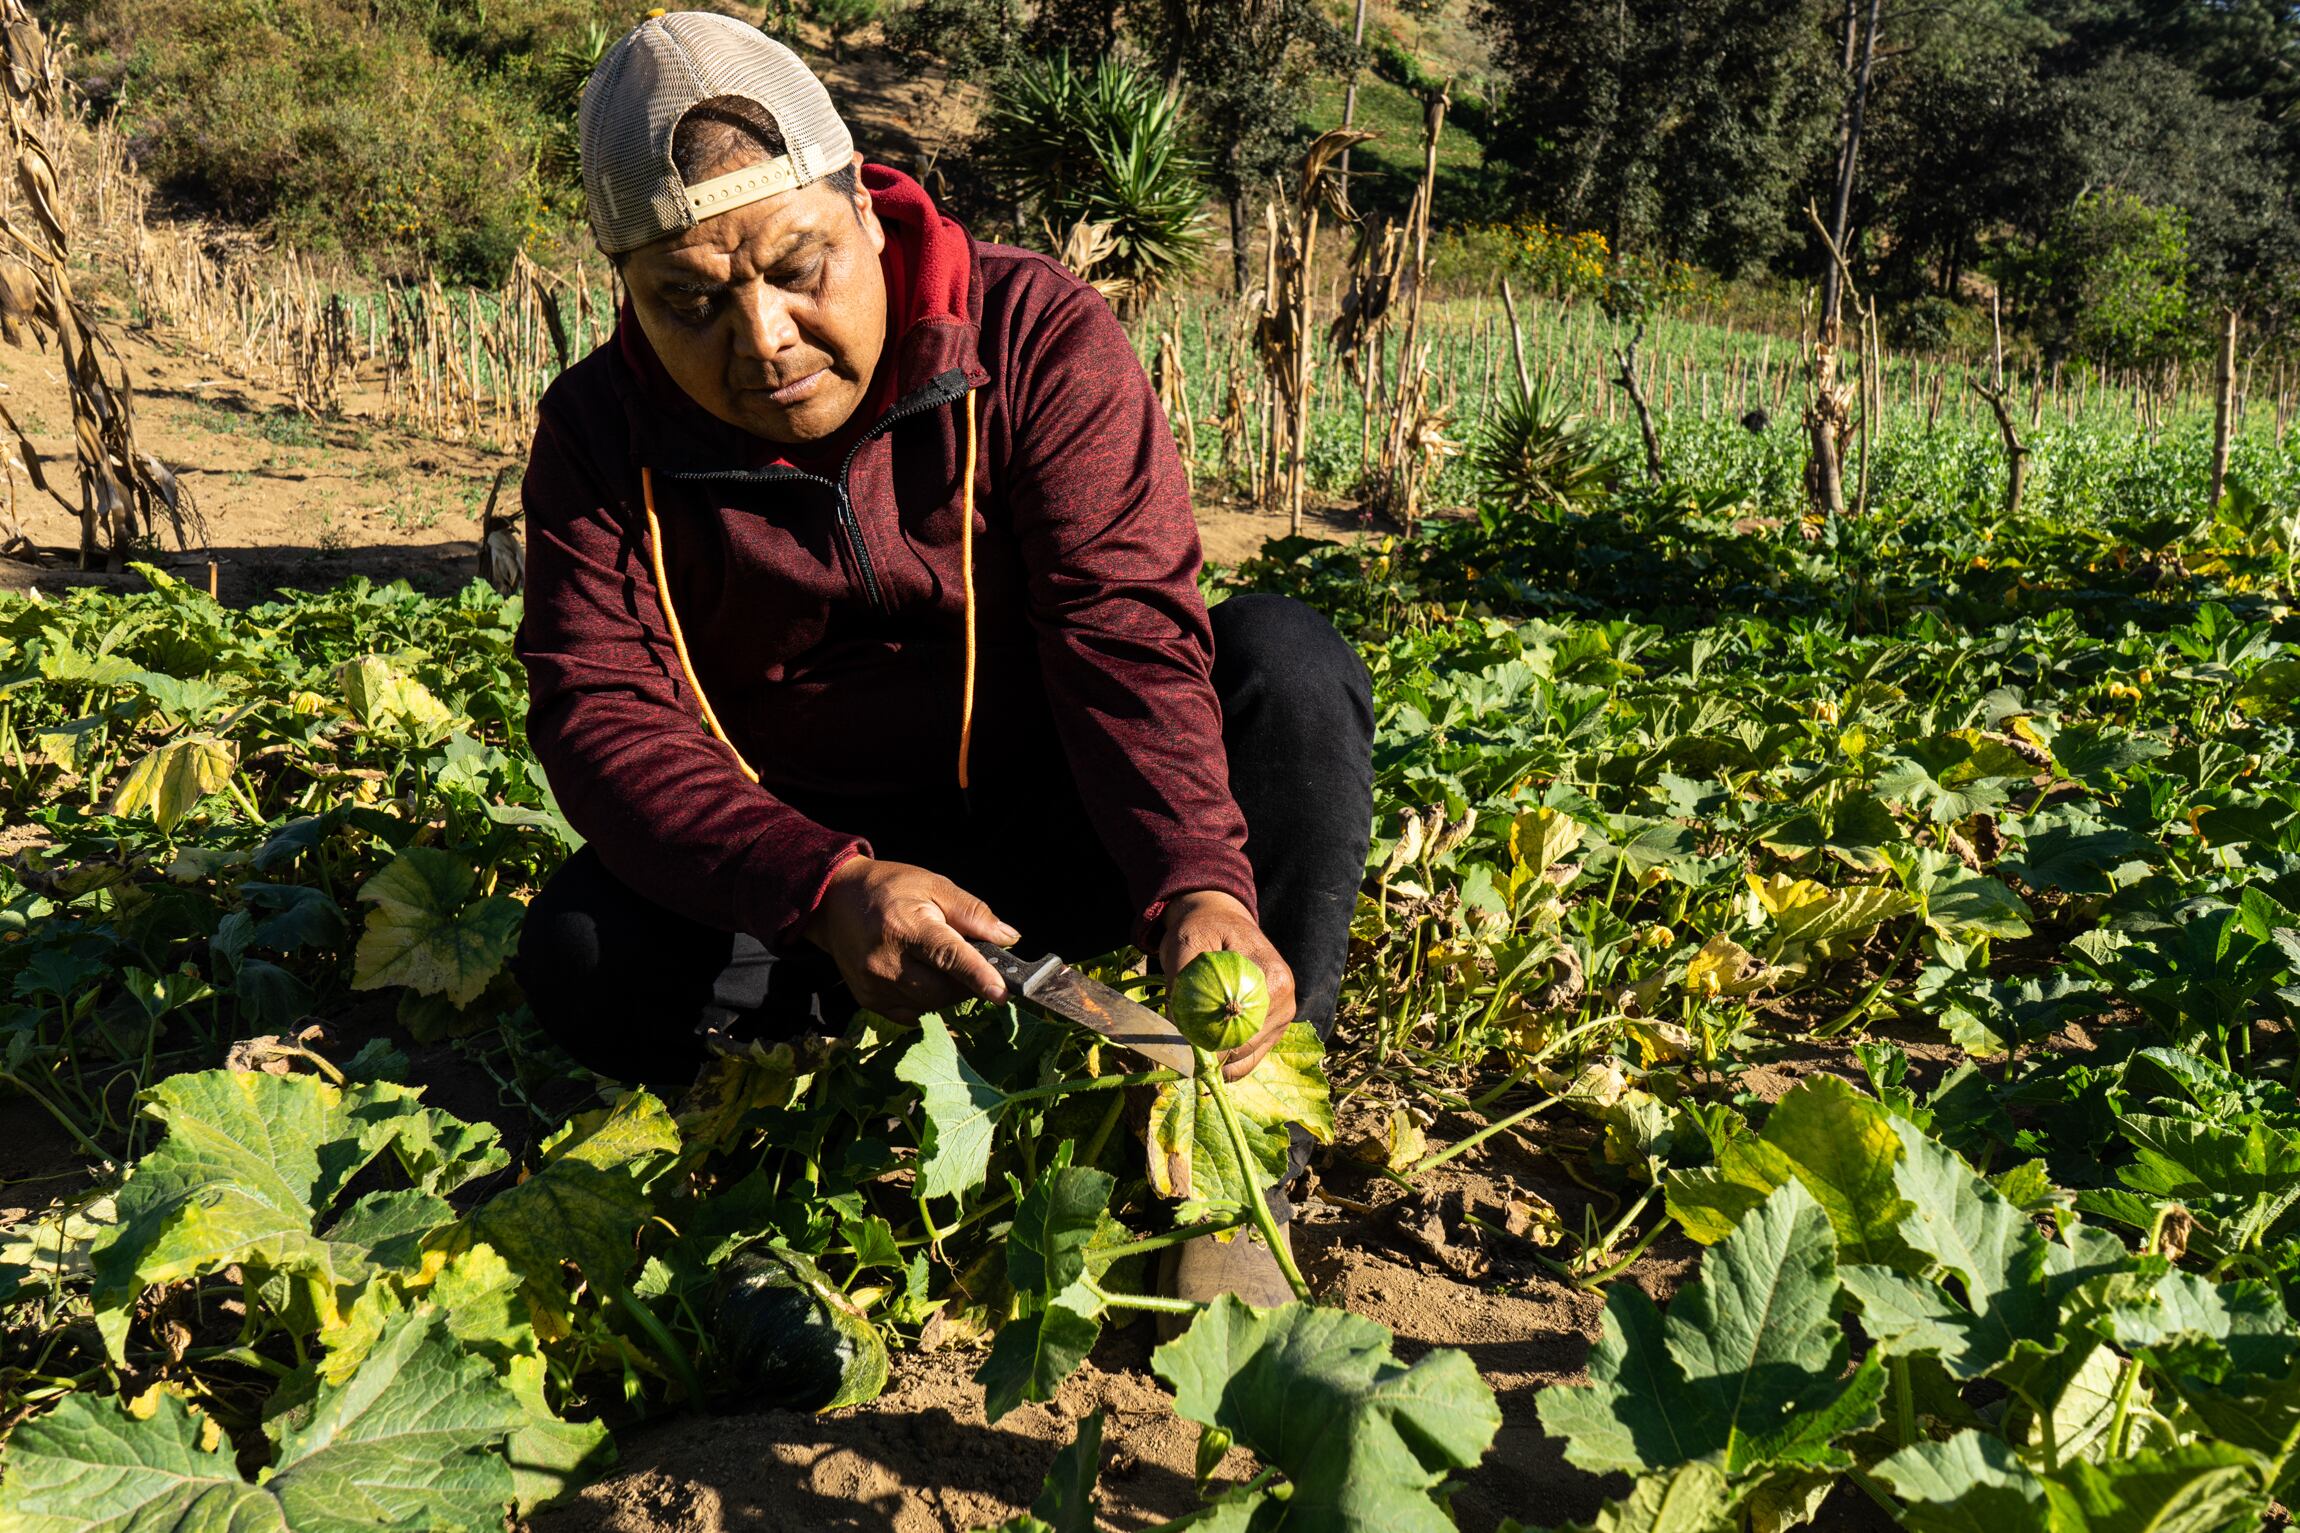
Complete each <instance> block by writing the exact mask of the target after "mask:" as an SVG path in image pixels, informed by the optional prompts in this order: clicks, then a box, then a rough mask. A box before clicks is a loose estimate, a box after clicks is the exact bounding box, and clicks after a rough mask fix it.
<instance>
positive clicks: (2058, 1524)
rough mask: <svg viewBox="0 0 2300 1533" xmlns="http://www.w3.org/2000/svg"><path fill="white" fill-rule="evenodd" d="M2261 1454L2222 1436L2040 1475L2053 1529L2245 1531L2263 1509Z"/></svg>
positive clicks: (2077, 1532)
mask: <svg viewBox="0 0 2300 1533" xmlns="http://www.w3.org/2000/svg"><path fill="white" fill-rule="evenodd" d="M2260 1471H2261V1461H2260V1459H2259V1457H2258V1456H2257V1455H2255V1454H2252V1453H2248V1452H2246V1451H2245V1450H2244V1449H2242V1448H2237V1447H2232V1446H2230V1445H2229V1444H2227V1443H2190V1444H2188V1445H2187V1446H2185V1447H2180V1448H2174V1449H2171V1450H2169V1451H2168V1452H2164V1453H2137V1454H2134V1455H2133V1456H2132V1457H2131V1458H2128V1459H2115V1460H2110V1461H2108V1462H2105V1463H2099V1464H2082V1463H2080V1464H2074V1465H2071V1466H2070V1467H2069V1468H2068V1469H2067V1470H2066V1471H2064V1472H2063V1473H2061V1474H2058V1475H2055V1476H2054V1477H2053V1478H2052V1479H2050V1480H2048V1481H2046V1482H2045V1496H2046V1498H2047V1500H2048V1501H2049V1502H2050V1503H2051V1506H2052V1512H2053V1533H2249V1530H2251V1529H2254V1528H2257V1527H2258V1526H2259V1525H2260V1519H2261V1518H2262V1517H2263V1516H2265V1515H2266V1514H2267V1511H2268V1494H2267V1492H2266V1491H2264V1490H2262V1489H2261V1488H2260V1487H2261V1474H2260Z"/></svg>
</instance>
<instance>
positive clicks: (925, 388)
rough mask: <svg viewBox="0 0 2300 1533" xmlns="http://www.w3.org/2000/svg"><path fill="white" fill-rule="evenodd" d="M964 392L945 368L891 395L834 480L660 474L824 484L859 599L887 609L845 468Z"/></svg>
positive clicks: (733, 471)
mask: <svg viewBox="0 0 2300 1533" xmlns="http://www.w3.org/2000/svg"><path fill="white" fill-rule="evenodd" d="M965 395H966V374H965V373H964V372H962V371H961V370H960V369H958V368H955V367H953V368H950V369H949V370H947V371H945V372H940V373H937V374H935V375H934V377H932V378H930V379H928V380H927V382H926V383H925V384H923V385H922V386H921V387H919V388H918V389H917V390H915V391H914V392H912V393H911V394H910V395H908V396H907V397H905V398H903V399H899V400H897V401H896V402H895V403H894V405H893V407H892V408H890V409H889V410H888V411H887V412H886V414H884V415H882V416H880V417H879V418H878V419H877V420H876V421H874V422H873V423H872V424H871V428H870V429H869V430H868V431H865V432H864V433H863V434H862V435H861V436H859V437H856V438H855V441H854V445H853V446H852V447H849V448H848V449H847V455H846V457H845V458H844V459H842V460H841V461H840V463H839V474H838V478H837V479H836V480H831V479H825V478H824V477H823V476H822V475H820V474H810V473H808V472H807V471H806V470H805V469H803V468H754V469H743V468H730V469H714V470H711V471H708V472H704V473H692V474H665V475H664V476H663V477H664V478H665V479H668V480H671V481H673V482H676V483H681V484H773V483H780V482H782V481H785V480H791V479H801V480H804V481H806V482H807V483H809V484H819V485H823V486H825V487H827V488H828V489H829V490H830V491H831V493H832V494H833V496H834V497H835V498H836V503H837V513H838V520H839V535H840V536H841V537H843V538H844V539H845V540H846V545H847V551H848V552H849V553H850V554H852V555H853V556H854V561H855V568H856V569H857V570H859V571H861V573H862V586H863V598H864V600H866V601H868V602H869V603H870V605H871V608H872V610H873V611H876V612H882V613H883V612H889V611H892V610H893V609H892V608H891V607H889V606H888V604H887V600H886V593H885V592H884V591H882V590H881V589H880V588H879V583H878V571H877V569H876V568H875V567H873V566H872V564H871V560H870V548H869V547H868V545H866V544H865V543H864V542H863V530H862V518H861V516H860V515H858V514H857V513H856V511H855V506H854V498H853V496H851V495H850V494H849V493H848V490H847V472H848V470H850V469H852V468H853V467H854V461H855V458H856V456H857V455H859V454H860V453H861V452H862V450H863V448H864V447H866V446H868V445H869V444H870V443H871V442H873V441H876V440H877V439H878V438H879V437H882V436H884V435H885V434H886V433H887V432H889V431H891V430H893V429H894V428H895V427H896V426H898V425H900V424H901V423H902V422H904V421H906V420H909V419H910V418H911V417H912V416H914V415H924V414H925V413H926V412H927V411H929V410H935V409H940V408H941V407H942V406H944V405H947V404H949V403H950V402H951V401H952V400H954V399H961V398H964V397H965Z"/></svg>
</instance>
